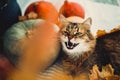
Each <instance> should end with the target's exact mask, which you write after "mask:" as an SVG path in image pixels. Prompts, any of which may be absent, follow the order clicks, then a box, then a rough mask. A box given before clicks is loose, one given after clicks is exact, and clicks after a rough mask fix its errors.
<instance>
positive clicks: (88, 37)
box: [38, 16, 96, 80]
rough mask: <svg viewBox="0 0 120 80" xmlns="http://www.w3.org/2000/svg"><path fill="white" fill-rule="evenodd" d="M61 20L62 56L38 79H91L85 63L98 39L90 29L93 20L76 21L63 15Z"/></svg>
mask: <svg viewBox="0 0 120 80" xmlns="http://www.w3.org/2000/svg"><path fill="white" fill-rule="evenodd" d="M60 21H61V23H62V28H61V30H60V42H61V45H62V51H63V52H62V51H61V53H60V54H62V56H61V57H60V59H59V61H57V62H56V63H55V65H53V66H52V67H50V69H48V70H47V71H46V72H45V73H41V74H39V78H38V80H89V78H88V72H89V70H87V69H85V68H84V66H83V63H84V62H85V60H86V59H87V58H88V57H89V56H90V55H91V54H92V53H93V51H94V48H95V45H96V39H95V37H94V36H93V35H92V33H91V31H90V26H91V23H92V20H91V18H88V19H87V20H85V21H84V22H81V23H74V22H70V21H68V20H67V19H66V18H65V17H64V16H61V17H60Z"/></svg>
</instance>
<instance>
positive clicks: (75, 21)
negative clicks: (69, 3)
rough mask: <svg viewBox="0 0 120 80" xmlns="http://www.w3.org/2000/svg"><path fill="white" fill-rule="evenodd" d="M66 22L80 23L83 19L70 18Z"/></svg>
mask: <svg viewBox="0 0 120 80" xmlns="http://www.w3.org/2000/svg"><path fill="white" fill-rule="evenodd" d="M67 20H68V21H70V22H74V23H82V22H83V21H84V19H82V18H80V17H78V16H71V17H68V18H67Z"/></svg>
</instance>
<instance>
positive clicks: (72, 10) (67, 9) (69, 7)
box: [59, 0, 85, 19]
mask: <svg viewBox="0 0 120 80" xmlns="http://www.w3.org/2000/svg"><path fill="white" fill-rule="evenodd" d="M59 14H60V15H61V14H63V15H64V16H65V17H70V16H78V17H81V18H83V19H84V17H85V12H84V9H83V7H82V6H81V5H80V4H78V3H75V2H68V1H67V0H65V2H64V4H63V6H62V7H61V8H60V11H59Z"/></svg>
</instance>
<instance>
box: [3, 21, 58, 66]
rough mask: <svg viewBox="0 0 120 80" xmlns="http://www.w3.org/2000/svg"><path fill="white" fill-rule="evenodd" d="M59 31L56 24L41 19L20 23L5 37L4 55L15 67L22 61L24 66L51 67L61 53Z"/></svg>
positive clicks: (10, 29)
mask: <svg viewBox="0 0 120 80" xmlns="http://www.w3.org/2000/svg"><path fill="white" fill-rule="evenodd" d="M58 30H59V28H58V26H56V25H55V24H52V23H48V22H47V21H45V20H41V19H36V20H26V21H23V22H18V23H16V24H14V25H13V26H12V27H11V28H9V29H8V30H7V31H6V33H5V35H4V53H5V55H6V56H7V57H8V59H9V60H10V62H11V63H12V64H13V65H15V66H16V65H18V64H21V62H22V61H23V64H27V63H29V62H31V63H30V64H33V65H38V64H39V62H40V65H43V66H42V67H46V66H49V65H51V64H52V63H53V62H54V60H55V59H56V58H57V55H58V52H59V42H58V41H59V40H58ZM29 31H32V33H33V34H32V37H30V36H29V35H28V32H29ZM30 35H31V34H30ZM30 41H31V42H30ZM27 43H29V44H27ZM26 45H27V46H26ZM31 49H33V50H31ZM29 50H30V51H29ZM29 52H30V53H29ZM31 55H32V56H31ZM29 56H30V57H29ZM25 60H26V63H25ZM32 61H33V62H32ZM35 63H36V64H35ZM29 66H30V65H29Z"/></svg>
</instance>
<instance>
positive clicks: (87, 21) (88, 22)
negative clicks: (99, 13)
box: [83, 17, 92, 25]
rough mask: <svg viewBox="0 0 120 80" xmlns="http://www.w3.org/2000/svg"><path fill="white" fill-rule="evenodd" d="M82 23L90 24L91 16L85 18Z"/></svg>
mask: <svg viewBox="0 0 120 80" xmlns="http://www.w3.org/2000/svg"><path fill="white" fill-rule="evenodd" d="M83 24H88V25H92V19H91V17H89V18H87V19H86V20H85V21H84V22H83Z"/></svg>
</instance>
